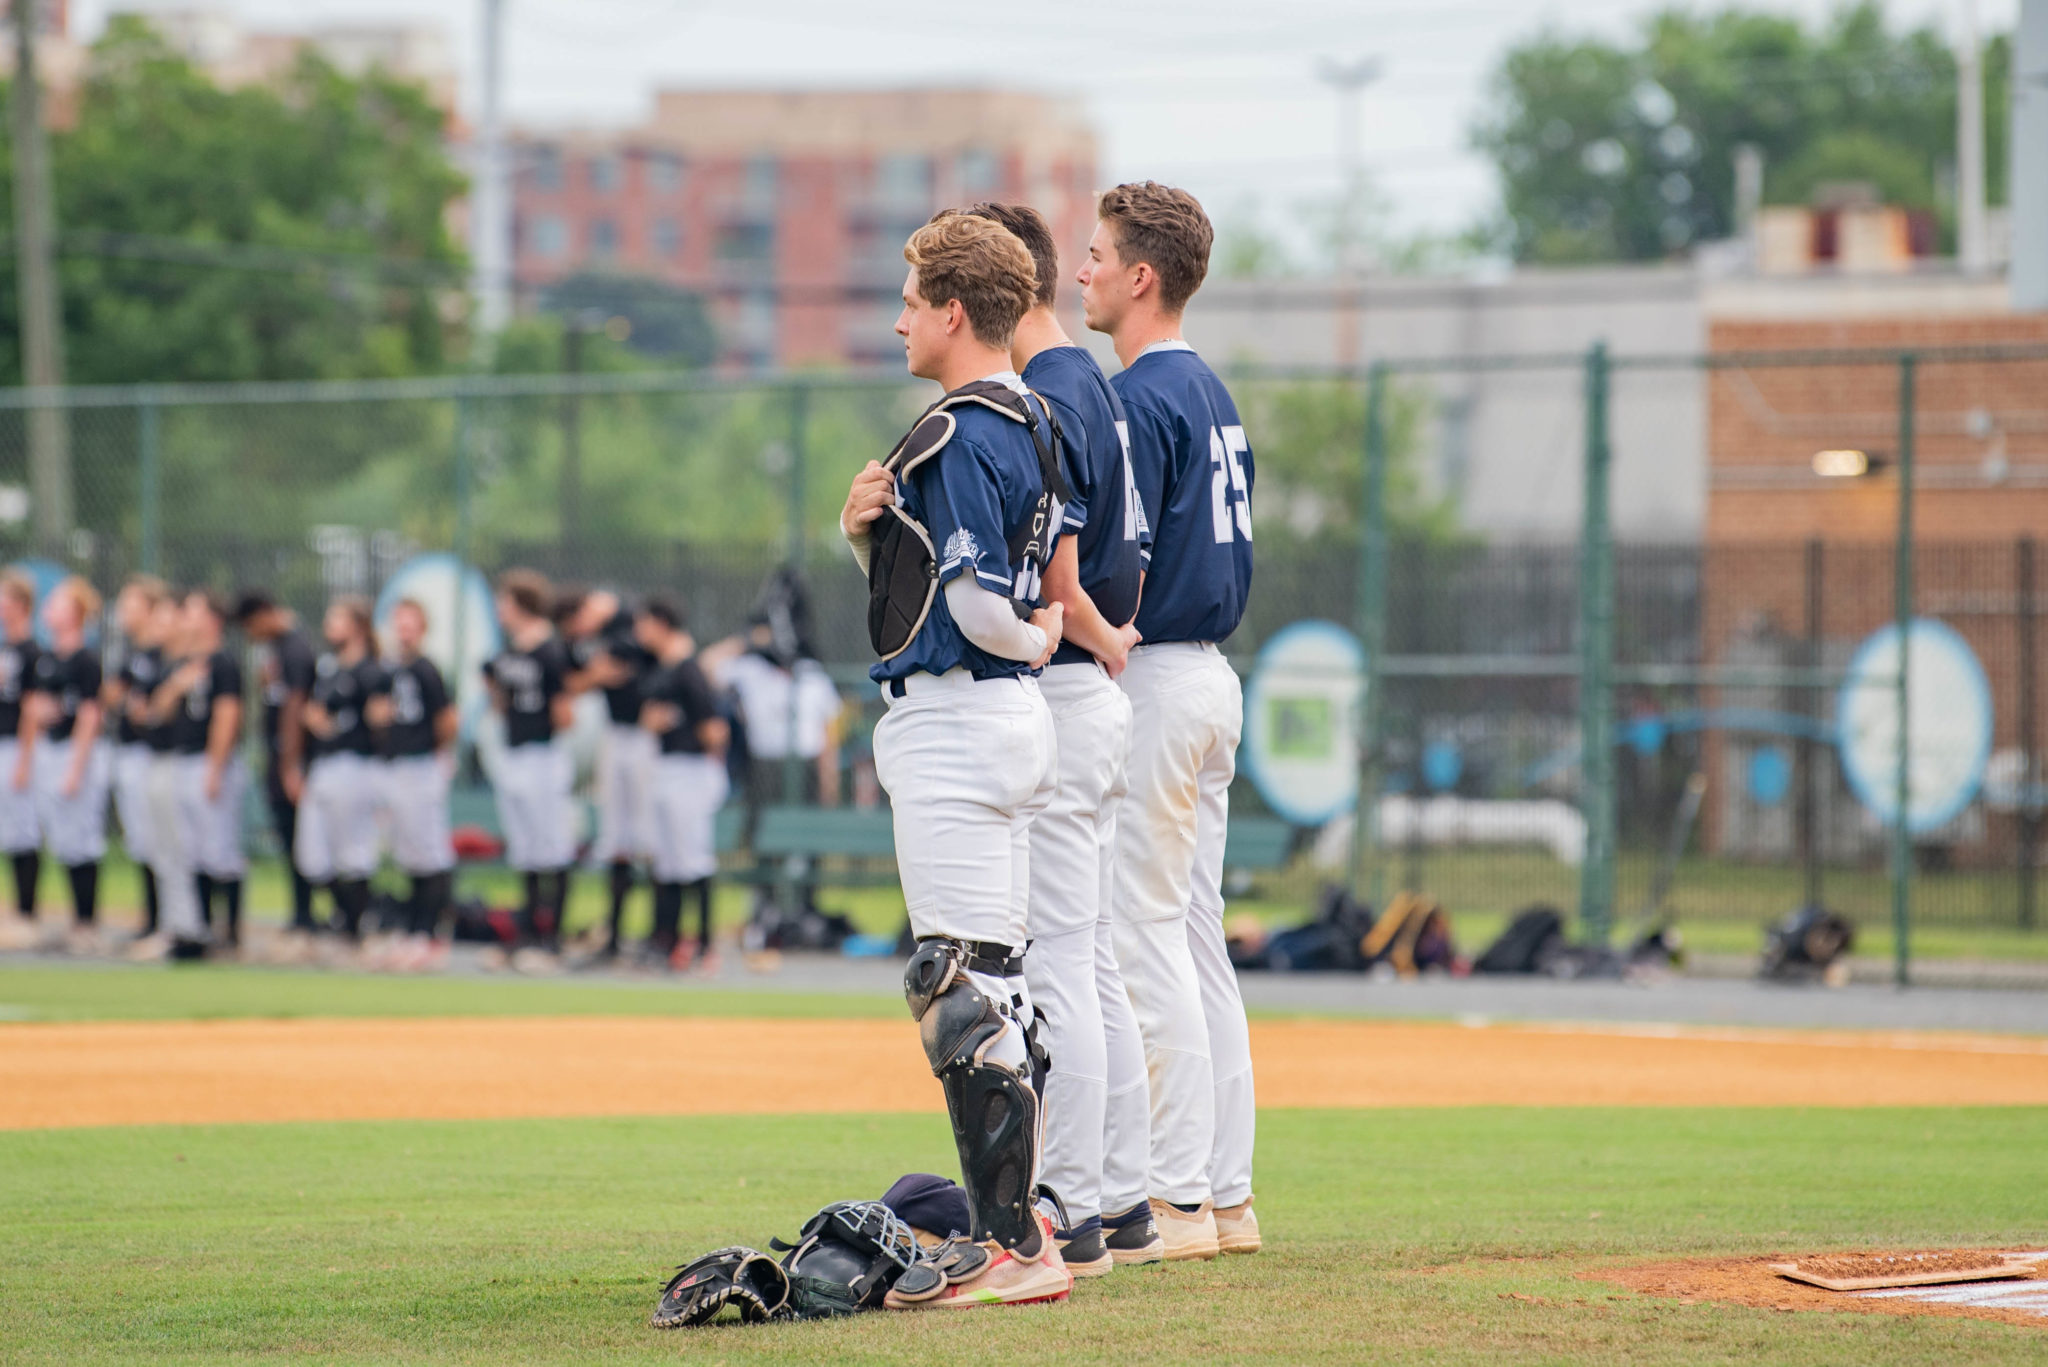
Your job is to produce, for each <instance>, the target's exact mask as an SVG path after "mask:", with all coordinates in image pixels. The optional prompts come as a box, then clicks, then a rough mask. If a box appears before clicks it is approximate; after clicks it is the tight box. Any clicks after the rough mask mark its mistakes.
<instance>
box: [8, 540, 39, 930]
mask: <svg viewBox="0 0 2048 1367" xmlns="http://www.w3.org/2000/svg"><path fill="white" fill-rule="evenodd" d="M35 629H36V586H35V581H34V580H32V579H30V578H29V577H28V576H27V575H25V574H21V573H19V572H17V571H13V570H10V571H8V572H7V573H6V574H0V634H4V639H0V852H5V853H6V855H7V858H8V860H9V862H10V863H12V864H13V866H14V905H15V909H16V910H17V911H19V912H20V913H21V916H22V919H23V920H25V921H27V922H29V923H30V924H31V925H33V924H34V922H35V919H36V885H37V884H38V883H39V882H40V881H41V879H42V874H43V858H42V853H41V851H42V845H43V836H42V830H41V828H40V827H38V826H37V824H36V795H35V786H34V782H33V770H34V765H35V743H36V732H35V727H34V725H33V724H32V720H31V718H30V715H29V712H28V709H27V708H25V707H24V706H23V704H24V702H25V701H26V700H27V698H28V690H29V685H30V683H31V681H32V680H33V679H34V678H35V669H36V657H37V656H38V655H40V654H41V653H42V649H41V647H39V646H38V645H36V641H35Z"/></svg>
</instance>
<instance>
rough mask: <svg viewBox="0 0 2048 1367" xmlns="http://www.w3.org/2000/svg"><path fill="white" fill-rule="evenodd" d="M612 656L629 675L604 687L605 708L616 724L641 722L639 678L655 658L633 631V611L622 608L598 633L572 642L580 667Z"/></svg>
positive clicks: (572, 656) (573, 655)
mask: <svg viewBox="0 0 2048 1367" xmlns="http://www.w3.org/2000/svg"><path fill="white" fill-rule="evenodd" d="M604 655H609V656H611V658H612V659H614V660H616V661H617V662H618V663H619V664H621V665H623V666H625V669H626V677H625V678H624V679H623V680H621V681H620V682H618V683H616V684H613V685H611V686H610V687H608V688H606V689H605V690H604V707H605V712H606V714H607V715H608V716H609V717H610V718H611V721H612V724H613V725H614V726H638V725H639V724H640V699H641V697H642V693H641V688H640V681H641V677H642V676H643V675H645V674H646V673H647V671H648V670H650V669H653V668H654V657H653V656H652V655H650V654H649V653H648V652H647V648H646V647H645V646H643V645H641V644H640V642H639V639H638V638H637V637H635V636H634V634H633V614H632V613H630V612H626V611H624V610H623V609H622V610H620V611H619V612H616V613H614V614H613V615H612V619H611V620H610V621H609V622H606V623H605V624H604V625H603V626H602V627H600V628H598V630H597V632H596V633H595V634H593V635H590V636H585V637H583V638H582V639H581V640H578V641H575V642H573V643H572V644H571V645H570V646H569V659H570V660H571V662H572V663H574V665H575V666H576V668H577V669H578V670H579V671H580V670H584V669H588V668H589V667H590V666H591V665H592V664H593V663H594V662H596V660H597V659H598V658H599V657H600V656H604Z"/></svg>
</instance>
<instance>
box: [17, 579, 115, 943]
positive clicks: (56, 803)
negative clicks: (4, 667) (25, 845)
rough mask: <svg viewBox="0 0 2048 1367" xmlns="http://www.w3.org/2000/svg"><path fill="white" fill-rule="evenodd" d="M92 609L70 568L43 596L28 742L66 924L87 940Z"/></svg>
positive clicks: (103, 830) (95, 827)
mask: <svg viewBox="0 0 2048 1367" xmlns="http://www.w3.org/2000/svg"><path fill="white" fill-rule="evenodd" d="M99 614H100V596H99V594H98V592H96V591H95V590H94V589H93V586H92V585H91V584H89V583H87V582H86V581H85V580H83V579H81V578H79V577H78V576H77V575H73V576H71V577H70V578H69V579H66V580H65V581H64V582H63V583H61V584H59V585H58V586H57V587H56V589H55V591H53V592H52V593H51V594H50V596H49V598H48V599H47V600H46V601H45V602H44V604H43V620H44V621H45V622H46V623H47V624H48V625H49V628H50V649H48V650H45V651H43V652H42V653H41V654H40V655H38V656H37V657H36V667H35V675H34V683H33V684H32V685H31V687H32V689H33V693H32V704H31V706H32V719H31V720H32V723H33V724H34V725H35V726H36V727H38V728H40V730H41V731H42V737H41V739H39V740H38V741H37V742H36V751H35V789H36V819H37V823H38V824H39V825H40V826H41V827H42V829H43V841H44V843H45V844H46V845H47V846H48V847H49V851H50V855H51V857H52V858H54V859H55V860H56V861H57V862H58V863H59V864H62V865H63V866H64V872H65V876H66V877H67V878H69V879H70V882H71V911H72V922H73V925H72V930H73V935H74V938H75V942H76V944H77V947H79V948H81V949H83V948H89V947H90V946H91V941H92V933H93V932H92V926H93V920H94V917H95V916H96V914H97V912H98V910H99V887H100V860H101V859H102V858H103V857H104V856H105V855H106V852H107V787H108V785H109V783H110V782H111V780H112V770H113V756H112V753H111V752H110V751H109V750H108V749H107V747H105V746H103V745H101V744H100V743H99V741H100V729H101V726H100V723H101V717H102V713H101V711H100V684H101V678H100V657H99V652H98V651H96V650H94V649H92V648H91V647H90V646H88V645H86V643H85V627H86V624H87V623H88V622H91V621H93V620H94V619H95V618H97V617H98V616H99Z"/></svg>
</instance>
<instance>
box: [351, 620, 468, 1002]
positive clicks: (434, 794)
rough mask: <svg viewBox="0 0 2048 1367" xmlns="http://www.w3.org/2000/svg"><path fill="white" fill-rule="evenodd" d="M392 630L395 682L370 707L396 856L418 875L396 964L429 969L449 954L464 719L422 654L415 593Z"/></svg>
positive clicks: (423, 623) (390, 667) (390, 664)
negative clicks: (458, 749) (451, 823)
mask: <svg viewBox="0 0 2048 1367" xmlns="http://www.w3.org/2000/svg"><path fill="white" fill-rule="evenodd" d="M391 636H392V642H393V645H394V647H395V651H394V653H393V655H392V656H391V658H390V659H388V660H387V661H386V662H385V667H386V672H387V673H388V674H389V676H390V686H389V688H388V690H387V691H386V692H385V693H384V694H383V695H382V696H381V697H379V698H377V699H376V700H375V701H373V702H372V703H371V705H370V722H371V724H372V725H373V726H375V727H377V728H378V729H379V731H380V733H381V736H380V738H381V741H382V746H381V748H382V751H383V755H384V761H383V766H382V767H383V771H384V773H383V782H382V785H381V787H382V791H383V803H384V812H385V817H386V829H387V830H388V831H389V833H390V842H391V857H392V860H393V862H394V863H396V864H397V865H398V867H399V868H401V869H403V870H404V871H405V875H406V877H407V878H409V879H411V880H412V890H411V895H410V896H409V897H408V898H407V901H406V938H405V942H404V944H402V945H401V946H400V947H399V950H398V952H397V953H396V954H395V955H394V956H393V958H392V961H391V966H392V967H394V968H403V969H422V968H430V967H433V966H434V965H435V964H436V962H437V961H438V960H439V958H440V957H441V955H442V954H443V953H445V948H444V947H443V946H442V945H441V943H440V941H439V940H438V939H437V932H438V931H439V928H440V925H441V917H442V915H443V913H445V912H446V911H447V909H448V903H449V900H450V897H449V895H450V892H451V891H452V888H453V880H454V870H455V847H454V845H453V844H452V843H451V842H450V839H449V831H448V785H449V781H450V780H451V779H452V778H453V777H454V774H455V733H456V725H457V718H456V712H455V705H454V702H453V701H452V700H451V699H450V698H449V696H448V686H447V684H446V683H445V682H444V681H443V680H442V678H441V671H440V670H439V669H437V668H435V666H434V662H433V661H432V660H430V659H428V658H427V657H426V656H425V655H424V654H422V653H421V650H422V647H423V645H424V644H425V642H426V639H427V610H426V609H425V608H424V607H422V606H421V605H420V604H419V603H418V602H417V601H415V600H414V599H411V598H408V599H406V600H404V601H403V602H401V603H400V604H399V605H398V606H397V607H396V608H394V609H393V610H392V613H391Z"/></svg>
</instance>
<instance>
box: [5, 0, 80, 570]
mask: <svg viewBox="0 0 2048 1367" xmlns="http://www.w3.org/2000/svg"><path fill="white" fill-rule="evenodd" d="M13 8H14V73H15V74H14V108H13V115H14V251H15V255H14V268H15V278H16V281H17V284H18V287H19V289H20V291H21V378H22V381H23V382H24V383H25V384H27V385H28V386H29V388H31V389H56V388H60V387H62V385H63V383H64V321H63V312H62V302H61V301H60V300H59V298H58V294H57V262H56V240H57V227H56V220H57V211H56V207H55V205H54V204H53V203H52V201H51V191H50V145H49V141H48V139H46V138H45V137H44V136H43V109H42V98H43V89H42V82H41V81H39V80H38V79H37V74H36V39H37V37H38V36H39V35H38V34H37V32H36V30H37V28H38V27H40V25H41V22H42V8H43V7H42V5H41V4H39V3H37V0H13ZM28 466H29V493H30V497H31V498H32V499H33V500H34V507H35V529H36V541H37V543H38V549H40V550H41V551H43V552H44V553H45V554H61V553H62V551H63V546H64V539H65V537H66V536H68V535H69V534H70V531H71V425H70V415H69V414H67V413H66V412H65V411H64V410H63V409H61V408H54V407H50V406H47V405H44V404H37V405H35V406H34V407H31V408H30V409H29V410H28Z"/></svg>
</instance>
